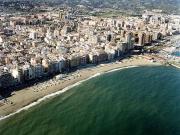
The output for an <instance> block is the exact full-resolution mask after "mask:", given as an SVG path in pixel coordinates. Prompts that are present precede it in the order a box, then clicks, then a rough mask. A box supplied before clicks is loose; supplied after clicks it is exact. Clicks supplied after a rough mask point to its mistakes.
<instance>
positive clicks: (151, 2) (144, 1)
mask: <svg viewBox="0 0 180 135" xmlns="http://www.w3.org/2000/svg"><path fill="white" fill-rule="evenodd" d="M6 1H16V0H6ZM19 1H34V2H37V1H39V2H49V3H51V4H67V5H72V6H75V5H84V6H89V7H93V8H114V9H123V10H127V9H132V10H141V9H154V8H157V9H162V10H164V11H177V12H178V11H180V0H19Z"/></svg>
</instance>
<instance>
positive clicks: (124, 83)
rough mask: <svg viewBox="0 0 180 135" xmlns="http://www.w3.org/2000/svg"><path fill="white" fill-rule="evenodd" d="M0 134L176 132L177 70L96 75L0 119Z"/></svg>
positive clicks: (179, 126) (179, 122) (179, 113)
mask: <svg viewBox="0 0 180 135" xmlns="http://www.w3.org/2000/svg"><path fill="white" fill-rule="evenodd" d="M0 135H180V70H179V69H175V68H171V67H140V68H131V69H124V70H121V71H116V72H112V73H108V74H105V75H102V76H99V77H97V78H94V79H91V80H89V81H87V82H85V83H83V84H81V85H79V86H77V87H75V88H73V89H72V90H70V91H68V92H66V93H64V94H63V95H60V96H58V97H56V98H54V99H51V100H49V101H45V102H43V103H42V104H40V105H37V106H36V107H33V108H32V109H30V110H28V111H25V112H22V113H20V114H17V115H16V116H14V117H12V118H10V119H8V120H5V121H1V122H0Z"/></svg>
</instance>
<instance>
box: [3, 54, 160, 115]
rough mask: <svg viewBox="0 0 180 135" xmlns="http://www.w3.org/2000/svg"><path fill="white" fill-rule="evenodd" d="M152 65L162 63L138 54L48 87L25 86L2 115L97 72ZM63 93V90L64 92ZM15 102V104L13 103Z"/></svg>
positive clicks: (90, 68) (15, 94)
mask: <svg viewBox="0 0 180 135" xmlns="http://www.w3.org/2000/svg"><path fill="white" fill-rule="evenodd" d="M148 65H149V66H150V65H155V66H156V65H160V63H152V62H150V61H148V60H147V59H145V58H143V57H140V56H138V57H137V56H136V57H132V58H130V59H124V60H122V62H112V63H107V64H100V65H97V66H94V67H89V68H84V69H80V70H78V71H75V72H74V73H73V74H74V75H68V77H67V78H66V79H64V80H58V81H56V83H54V84H53V83H52V82H53V81H51V80H50V81H47V82H46V84H48V85H49V86H48V87H45V86H44V87H43V85H42V84H37V86H32V87H29V88H25V89H23V90H20V91H16V92H14V94H13V95H12V96H11V97H9V98H8V101H9V102H8V103H6V104H4V105H2V106H0V117H3V116H6V115H8V114H11V113H13V112H16V111H17V110H19V109H21V108H22V107H25V106H27V105H29V104H31V103H33V102H35V101H37V100H38V99H41V98H43V97H44V96H47V95H49V94H52V93H55V92H57V91H61V90H63V89H64V88H66V87H68V86H70V85H73V84H75V83H77V82H79V81H82V80H85V79H87V78H89V77H91V76H93V75H96V74H97V73H104V72H107V71H110V70H113V69H117V68H123V67H129V66H148ZM44 84H45V83H44ZM42 87H43V88H42ZM38 89H39V90H38ZM62 93H63V92H62ZM11 102H13V104H11Z"/></svg>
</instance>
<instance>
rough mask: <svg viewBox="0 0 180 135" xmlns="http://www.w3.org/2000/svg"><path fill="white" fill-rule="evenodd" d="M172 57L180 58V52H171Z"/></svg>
mask: <svg viewBox="0 0 180 135" xmlns="http://www.w3.org/2000/svg"><path fill="white" fill-rule="evenodd" d="M172 55H174V56H177V57H180V51H176V52H173V53H172Z"/></svg>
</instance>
